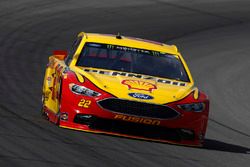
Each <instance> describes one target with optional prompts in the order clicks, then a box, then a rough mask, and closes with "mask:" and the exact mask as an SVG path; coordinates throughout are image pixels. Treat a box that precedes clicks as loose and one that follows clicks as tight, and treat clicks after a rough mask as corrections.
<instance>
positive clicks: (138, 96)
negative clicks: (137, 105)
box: [128, 93, 154, 100]
mask: <svg viewBox="0 0 250 167" xmlns="http://www.w3.org/2000/svg"><path fill="white" fill-rule="evenodd" d="M128 95H129V96H131V97H133V98H137V99H143V100H150V99H153V98H154V97H152V96H149V95H146V94H142V93H129V94H128Z"/></svg>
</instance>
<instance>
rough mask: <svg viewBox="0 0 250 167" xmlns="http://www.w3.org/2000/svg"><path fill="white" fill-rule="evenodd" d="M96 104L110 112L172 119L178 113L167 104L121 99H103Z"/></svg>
mask: <svg viewBox="0 0 250 167" xmlns="http://www.w3.org/2000/svg"><path fill="white" fill-rule="evenodd" d="M98 104H99V105H100V106H101V107H102V108H104V109H106V110H109V111H112V112H116V113H122V114H129V115H134V116H141V117H149V118H158V119H172V118H175V117H177V116H178V115H179V113H178V112H176V111H175V110H173V109H172V108H170V107H168V106H163V105H156V104H151V103H142V102H136V101H129V100H123V99H115V98H112V99H105V100H102V101H99V102H98Z"/></svg>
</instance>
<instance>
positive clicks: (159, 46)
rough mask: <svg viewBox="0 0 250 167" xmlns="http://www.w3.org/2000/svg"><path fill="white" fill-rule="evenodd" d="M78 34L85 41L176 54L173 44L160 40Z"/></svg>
mask: <svg viewBox="0 0 250 167" xmlns="http://www.w3.org/2000/svg"><path fill="white" fill-rule="evenodd" d="M78 36H85V37H86V41H87V42H96V43H106V44H113V45H120V46H127V47H134V48H140V49H147V50H155V51H160V52H165V53H171V54H176V53H177V52H178V50H177V48H176V46H175V45H167V44H164V43H160V42H155V41H150V40H146V39H141V38H134V37H127V36H121V35H119V34H118V35H111V34H97V33H84V32H81V33H79V35H78Z"/></svg>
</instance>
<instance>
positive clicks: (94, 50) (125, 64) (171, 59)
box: [76, 43, 189, 82]
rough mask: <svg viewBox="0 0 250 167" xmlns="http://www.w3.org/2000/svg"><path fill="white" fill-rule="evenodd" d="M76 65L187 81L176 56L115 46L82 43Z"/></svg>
mask: <svg viewBox="0 0 250 167" xmlns="http://www.w3.org/2000/svg"><path fill="white" fill-rule="evenodd" d="M76 66H81V67H93V68H101V69H107V70H116V71H125V72H131V73H137V74H144V75H150V76H157V77H162V78H169V79H175V80H179V81H185V82H189V78H188V76H187V73H186V71H185V69H184V67H183V64H182V63H181V61H180V60H179V58H178V56H175V55H171V54H167V53H161V52H157V51H151V50H144V49H137V48H131V47H125V46H118V45H109V44H99V43H86V44H85V46H84V49H83V50H82V52H81V54H80V56H79V58H78V61H77V63H76Z"/></svg>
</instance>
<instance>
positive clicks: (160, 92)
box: [77, 68, 193, 104]
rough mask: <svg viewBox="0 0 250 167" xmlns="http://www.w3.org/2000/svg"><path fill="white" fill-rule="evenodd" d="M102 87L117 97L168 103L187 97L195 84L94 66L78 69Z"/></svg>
mask: <svg viewBox="0 0 250 167" xmlns="http://www.w3.org/2000/svg"><path fill="white" fill-rule="evenodd" d="M77 71H78V72H79V73H81V74H82V75H84V76H85V77H87V78H88V79H89V80H90V81H91V82H92V83H94V84H95V85H96V86H97V87H99V88H100V89H102V90H104V91H106V92H108V93H110V94H112V95H114V96H115V97H117V98H121V99H127V100H134V101H141V102H148V103H157V104H166V103H170V102H174V101H178V100H181V99H183V98H184V97H186V96H187V95H188V94H190V93H191V91H192V90H193V84H191V83H187V82H179V81H175V80H170V79H163V78H158V77H152V76H146V75H140V74H133V73H127V72H118V71H110V70H100V69H92V68H81V70H77Z"/></svg>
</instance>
